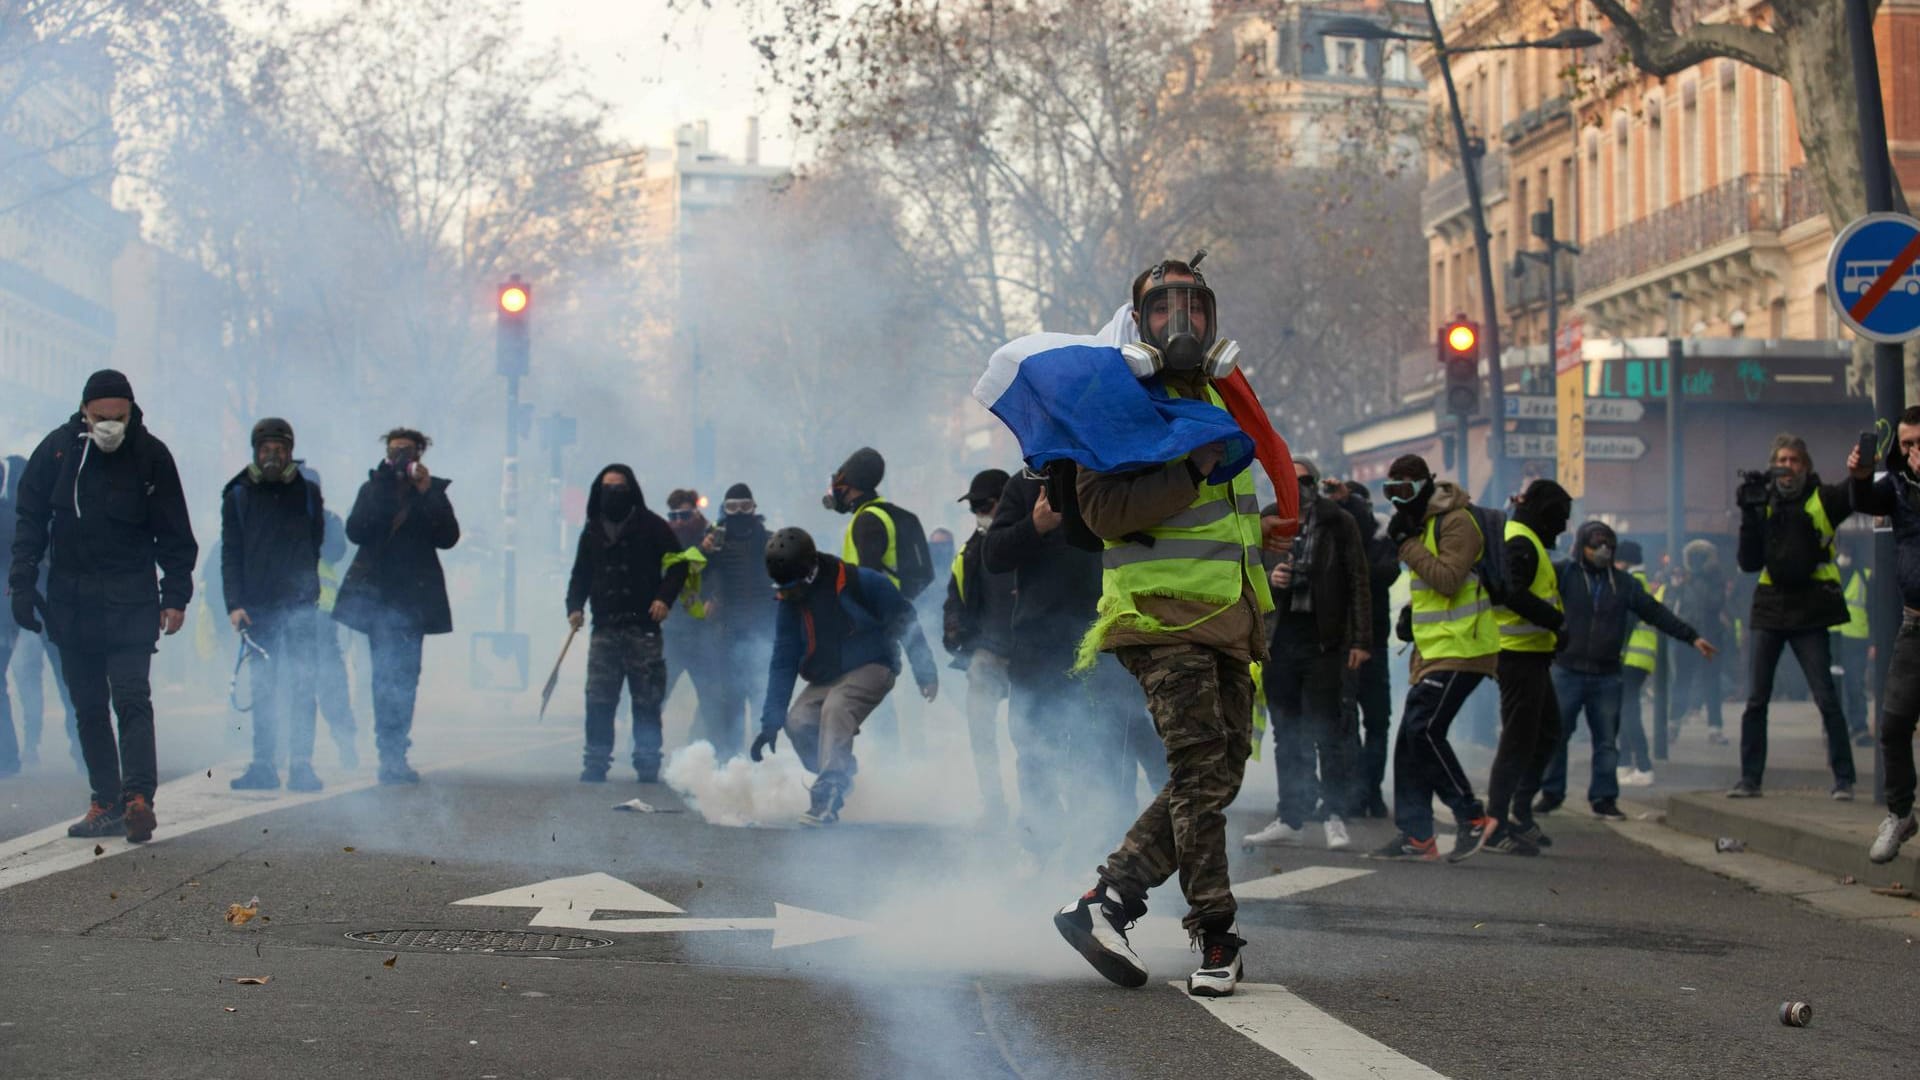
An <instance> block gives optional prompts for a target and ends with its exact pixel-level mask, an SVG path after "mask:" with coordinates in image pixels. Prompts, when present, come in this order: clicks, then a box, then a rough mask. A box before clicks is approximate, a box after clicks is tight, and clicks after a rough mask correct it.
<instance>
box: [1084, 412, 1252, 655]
mask: <svg viewBox="0 0 1920 1080" xmlns="http://www.w3.org/2000/svg"><path fill="white" fill-rule="evenodd" d="M1207 400H1209V401H1211V402H1212V403H1213V404H1214V405H1215V406H1216V407H1218V408H1221V409H1223V410H1224V409H1225V408H1226V405H1225V404H1224V403H1223V402H1222V401H1221V400H1220V395H1219V394H1217V393H1215V392H1214V389H1213V387H1211V386H1209V387H1207ZM1146 536H1147V537H1148V538H1149V539H1150V540H1151V541H1152V542H1151V543H1142V542H1138V541H1135V540H1108V541H1106V549H1105V551H1104V553H1103V554H1102V555H1101V560H1100V561H1101V570H1100V609H1099V618H1097V619H1096V620H1095V621H1094V624H1093V627H1092V629H1090V630H1089V631H1088V632H1087V636H1086V638H1085V639H1083V640H1082V641H1081V643H1080V657H1079V663H1078V664H1077V665H1076V667H1077V668H1081V669H1084V668H1088V667H1091V666H1092V664H1093V661H1094V657H1095V656H1096V655H1097V654H1098V653H1099V651H1100V645H1101V643H1102V642H1104V641H1105V640H1106V637H1107V632H1108V631H1109V630H1111V629H1113V628H1114V627H1115V626H1117V625H1124V626H1125V627H1126V628H1127V629H1131V630H1141V631H1145V632H1147V633H1150V634H1177V633H1180V632H1182V631H1184V630H1191V629H1193V628H1194V627H1196V626H1199V625H1200V624H1201V623H1204V622H1206V621H1208V620H1209V619H1212V618H1214V617H1215V616H1218V615H1220V614H1221V613H1223V612H1225V611H1227V610H1228V609H1230V608H1232V607H1233V605H1235V604H1237V603H1239V602H1240V597H1241V595H1242V593H1244V592H1245V591H1246V590H1247V589H1248V588H1249V587H1251V588H1252V590H1253V595H1254V599H1255V604H1256V607H1257V610H1258V611H1259V613H1260V614H1262V615H1265V614H1266V613H1268V612H1270V611H1272V610H1273V594H1272V593H1271V592H1270V591H1269V590H1268V588H1267V574H1266V568H1265V566H1264V565H1263V564H1262V563H1261V561H1260V549H1261V543H1262V540H1261V529H1260V497H1259V494H1258V493H1257V492H1256V491H1255V489H1254V486H1253V468H1252V466H1251V465H1249V466H1248V467H1247V468H1245V469H1242V470H1241V471H1240V472H1239V474H1238V475H1236V476H1235V477H1234V478H1233V479H1232V480H1230V481H1228V482H1227V483H1224V484H1208V483H1202V484H1201V485H1200V489H1199V490H1198V491H1197V492H1195V493H1194V496H1193V501H1192V502H1191V503H1188V504H1187V508H1186V509H1185V510H1182V511H1180V512H1179V513H1177V514H1175V515H1173V516H1172V517H1170V518H1168V519H1167V520H1165V521H1162V522H1161V523H1160V524H1158V525H1155V526H1153V527H1152V528H1150V529H1147V530H1146ZM1142 596H1163V597H1167V598H1169V599H1173V600H1188V601H1193V602H1195V603H1201V604H1212V605H1214V610H1213V611H1212V612H1210V613H1208V614H1206V615H1203V616H1201V617H1200V618H1199V619H1196V620H1194V621H1193V622H1190V623H1187V624H1186V625H1184V626H1167V625H1165V624H1164V623H1161V622H1160V621H1159V620H1158V619H1155V618H1154V617H1153V616H1151V615H1148V614H1146V613H1145V612H1143V611H1141V610H1140V606H1139V601H1138V598H1139V597H1142Z"/></svg>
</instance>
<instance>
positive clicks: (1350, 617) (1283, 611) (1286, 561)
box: [1242, 458, 1373, 851]
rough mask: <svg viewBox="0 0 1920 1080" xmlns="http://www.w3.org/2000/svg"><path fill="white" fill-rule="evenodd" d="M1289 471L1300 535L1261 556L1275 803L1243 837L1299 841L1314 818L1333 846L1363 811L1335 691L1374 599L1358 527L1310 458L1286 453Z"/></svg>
mask: <svg viewBox="0 0 1920 1080" xmlns="http://www.w3.org/2000/svg"><path fill="white" fill-rule="evenodd" d="M1293 467H1294V471H1295V472H1297V473H1298V474H1299V476H1300V535H1299V536H1298V537H1297V538H1295V540H1294V542H1293V548H1292V550H1290V551H1289V552H1287V553H1286V554H1285V555H1281V554H1279V553H1277V552H1267V553H1266V558H1265V563H1266V565H1267V567H1268V579H1267V580H1268V582H1269V584H1271V585H1272V586H1273V606H1274V612H1273V614H1272V615H1271V616H1270V617H1269V618H1270V621H1271V622H1272V625H1273V634H1272V646H1271V653H1272V656H1273V662H1272V663H1270V664H1268V665H1267V666H1266V667H1265V669H1264V672H1265V680H1264V681H1265V690H1266V696H1267V709H1268V715H1269V716H1270V717H1271V719H1272V724H1273V765H1274V771H1275V774H1276V775H1277V777H1278V779H1279V788H1280V799H1279V806H1278V809H1277V810H1276V811H1275V814H1274V819H1273V822H1272V823H1271V824H1269V825H1268V826H1267V827H1266V828H1263V829H1261V830H1260V831H1259V832H1256V833H1254V834H1253V835H1251V836H1248V837H1247V838H1246V839H1245V840H1244V841H1242V842H1243V843H1247V844H1283V843H1297V842H1299V840H1300V839H1301V837H1302V835H1303V834H1304V833H1305V832H1306V825H1307V823H1308V822H1309V821H1316V820H1317V821H1320V822H1322V823H1323V825H1324V827H1325V830H1326V839H1327V847H1328V848H1330V849H1332V850H1336V851H1338V850H1342V849H1345V848H1346V847H1348V846H1349V845H1350V844H1351V843H1352V840H1351V838H1350V837H1349V836H1348V835H1347V826H1346V820H1345V819H1346V818H1347V817H1348V816H1349V815H1352V814H1356V813H1359V812H1361V811H1362V810H1363V809H1364V807H1363V806H1362V805H1359V804H1360V803H1361V794H1360V778H1359V768H1360V739H1359V732H1358V730H1357V727H1356V725H1354V724H1353V722H1352V721H1353V718H1354V717H1353V714H1352V713H1350V712H1348V711H1347V710H1346V709H1343V708H1342V707H1341V693H1342V691H1343V690H1344V688H1345V683H1346V676H1347V673H1348V672H1357V671H1359V670H1360V666H1361V665H1362V664H1364V663H1366V662H1367V658H1368V656H1369V655H1370V651H1369V647H1370V645H1371V644H1372V639H1373V603H1372V599H1371V596H1370V589H1369V587H1368V582H1367V556H1366V551H1365V549H1364V548H1362V546H1361V544H1360V527H1359V526H1358V525H1355V524H1354V521H1353V518H1351V517H1349V516H1348V515H1347V512H1346V511H1345V510H1343V509H1341V507H1340V504H1338V503H1336V502H1334V501H1333V500H1332V499H1331V498H1328V497H1327V496H1326V495H1323V494H1321V492H1320V470H1319V469H1318V468H1317V467H1316V466H1315V465H1314V463H1313V462H1311V461H1309V460H1307V459H1306V458H1294V459H1293ZM1316 764H1317V769H1316Z"/></svg>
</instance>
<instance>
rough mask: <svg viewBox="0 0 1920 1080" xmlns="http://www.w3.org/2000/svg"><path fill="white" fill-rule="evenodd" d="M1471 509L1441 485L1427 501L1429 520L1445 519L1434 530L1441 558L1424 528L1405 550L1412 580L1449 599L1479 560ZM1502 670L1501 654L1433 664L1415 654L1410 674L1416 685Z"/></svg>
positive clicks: (1476, 528)
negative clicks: (1444, 676) (1453, 674)
mask: <svg viewBox="0 0 1920 1080" xmlns="http://www.w3.org/2000/svg"><path fill="white" fill-rule="evenodd" d="M1469 504H1470V500H1469V499H1468V497H1467V493H1466V492H1464V491H1462V490H1460V488H1459V487H1458V486H1456V485H1455V484H1453V483H1452V482H1450V481H1446V480H1441V481H1436V482H1435V484H1434V491H1433V498H1431V499H1429V500H1428V501H1427V516H1426V518H1425V520H1426V521H1432V520H1433V519H1435V518H1439V519H1440V524H1439V525H1438V527H1436V528H1435V530H1434V541H1435V543H1434V546H1435V547H1437V548H1439V549H1440V552H1439V554H1437V555H1436V554H1435V553H1433V552H1431V551H1428V550H1427V545H1426V541H1425V537H1426V530H1425V528H1424V527H1423V528H1422V529H1421V531H1420V532H1418V533H1416V534H1414V535H1413V536H1410V537H1408V538H1407V540H1406V542H1404V543H1402V544H1401V545H1400V561H1401V562H1403V563H1406V564H1407V569H1408V570H1411V571H1413V576H1414V577H1417V578H1419V579H1420V580H1421V581H1423V582H1425V583H1426V584H1427V585H1428V586H1429V587H1431V588H1432V589H1434V591H1436V592H1439V593H1442V594H1444V595H1447V596H1452V595H1453V594H1454V593H1457V592H1459V591H1460V589H1461V587H1462V586H1464V585H1466V584H1467V580H1468V579H1469V578H1470V577H1471V576H1472V574H1473V564H1474V563H1475V562H1477V561H1478V560H1479V558H1480V544H1481V540H1480V526H1478V525H1476V524H1475V523H1474V520H1473V515H1471V514H1468V513H1465V510H1466V508H1467V506H1468V505H1469ZM1455 511H1460V512H1459V513H1456V512H1455ZM1496 542H1501V541H1496ZM1484 617H1485V618H1489V619H1491V618H1493V613H1492V612H1491V611H1489V612H1487V613H1486V615H1485V616H1484ZM1499 666H1500V654H1499V653H1498V652H1492V653H1489V654H1487V655H1486V656H1475V657H1471V658H1454V659H1447V660H1434V661H1431V662H1429V661H1427V660H1425V659H1423V658H1422V657H1421V656H1420V650H1419V649H1418V648H1415V649H1414V650H1413V665H1412V672H1411V674H1412V676H1413V681H1414V682H1419V681H1420V679H1421V678H1422V677H1423V676H1425V675H1427V674H1429V673H1431V672H1439V671H1467V672H1472V673H1474V674H1477V675H1485V676H1487V677H1489V678H1492V677H1494V674H1495V672H1496V671H1497V670H1498V669H1499Z"/></svg>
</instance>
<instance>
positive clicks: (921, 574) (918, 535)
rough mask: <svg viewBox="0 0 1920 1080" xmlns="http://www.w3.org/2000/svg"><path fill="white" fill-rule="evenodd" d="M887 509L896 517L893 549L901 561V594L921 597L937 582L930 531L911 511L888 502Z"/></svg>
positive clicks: (898, 567)
mask: <svg viewBox="0 0 1920 1080" xmlns="http://www.w3.org/2000/svg"><path fill="white" fill-rule="evenodd" d="M884 506H885V513H886V515H887V516H888V517H890V518H892V519H893V551H894V558H895V559H896V560H897V561H898V563H899V565H898V566H896V567H895V568H894V569H895V572H896V573H898V574H899V576H900V595H901V596H904V597H906V598H907V599H908V600H915V599H918V598H919V596H920V594H921V593H923V592H926V591H927V586H929V585H932V584H933V577H934V566H933V552H932V551H931V550H930V549H929V548H928V547H927V531H926V529H925V528H923V527H922V526H921V524H920V519H919V518H918V517H916V516H914V514H913V513H912V512H911V511H908V510H904V509H902V508H900V507H898V506H896V505H894V504H893V503H886V504H884Z"/></svg>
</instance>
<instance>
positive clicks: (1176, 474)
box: [1054, 260, 1295, 997]
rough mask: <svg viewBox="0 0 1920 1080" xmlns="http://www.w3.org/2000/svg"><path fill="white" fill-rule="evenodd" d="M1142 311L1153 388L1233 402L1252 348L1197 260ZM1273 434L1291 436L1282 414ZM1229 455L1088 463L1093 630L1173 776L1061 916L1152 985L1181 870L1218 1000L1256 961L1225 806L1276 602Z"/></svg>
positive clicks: (1208, 984) (1208, 987)
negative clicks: (1247, 957)
mask: <svg viewBox="0 0 1920 1080" xmlns="http://www.w3.org/2000/svg"><path fill="white" fill-rule="evenodd" d="M1196 261H1197V260H1196ZM1133 318H1134V320H1135V321H1136V323H1137V325H1138V327H1139V334H1140V341H1139V342H1137V343H1130V344H1128V345H1125V346H1124V347H1122V349H1121V353H1122V356H1123V357H1124V358H1125V359H1126V361H1127V363H1128V366H1129V367H1130V368H1131V369H1132V371H1133V373H1134V375H1135V376H1136V377H1138V378H1141V379H1142V380H1144V381H1146V382H1147V385H1148V388H1149V390H1150V391H1156V390H1157V391H1162V392H1164V393H1165V394H1168V395H1172V396H1176V397H1181V398H1189V399H1196V400H1199V401H1206V402H1209V403H1211V404H1212V405H1213V406H1215V407H1216V408H1219V409H1221V410H1222V411H1225V412H1231V411H1232V410H1231V409H1230V408H1229V406H1228V404H1227V400H1226V399H1225V398H1223V397H1222V395H1221V393H1220V391H1219V390H1218V389H1217V388H1216V387H1215V386H1214V380H1215V379H1216V378H1224V377H1226V376H1228V375H1229V374H1230V373H1231V372H1232V369H1233V364H1234V360H1235V357H1236V355H1237V354H1238V352H1239V346H1238V345H1237V344H1236V343H1234V342H1232V341H1229V340H1225V339H1222V338H1220V337H1218V320H1217V313H1216V310H1215V304H1214V296H1213V291H1212V290H1211V289H1209V288H1208V287H1207V285H1206V282H1205V280H1204V279H1203V278H1202V277H1201V276H1200V274H1199V273H1198V272H1197V271H1196V270H1195V268H1194V267H1193V266H1192V265H1190V264H1188V263H1184V262H1179V261H1175V260H1168V261H1166V262H1162V263H1160V264H1159V265H1157V266H1154V267H1152V268H1151V269H1149V270H1147V271H1146V272H1144V273H1142V274H1141V275H1140V276H1139V277H1138V278H1136V279H1135V280H1134V283H1133ZM1239 422H1240V424H1241V426H1242V430H1243V432H1245V433H1246V434H1247V435H1249V436H1250V437H1253V438H1254V440H1255V442H1256V443H1258V442H1259V440H1260V437H1261V436H1260V435H1259V434H1256V433H1255V432H1253V431H1249V430H1247V429H1246V427H1245V424H1246V423H1247V421H1245V420H1241V421H1239ZM1259 422H1260V423H1264V422H1265V421H1264V418H1261V420H1260V421H1259ZM1264 435H1266V436H1269V437H1272V438H1273V439H1274V441H1276V442H1277V441H1278V440H1277V436H1273V434H1272V431H1271V428H1270V427H1268V428H1267V429H1266V430H1265V432H1264ZM1225 453H1226V446H1225V444H1223V443H1211V444H1208V445H1205V446H1202V447H1200V448H1199V449H1196V450H1194V451H1192V452H1191V453H1190V454H1187V455H1185V456H1182V457H1179V458H1176V459H1174V460H1172V461H1168V462H1165V463H1164V464H1161V465H1157V466H1151V467H1148V468H1145V469H1141V470H1137V471H1132V472H1114V473H1100V472H1095V471H1092V470H1089V469H1086V468H1082V469H1081V470H1080V473H1079V478H1078V480H1077V482H1076V484H1075V487H1074V493H1075V495H1076V497H1077V500H1078V503H1079V509H1080V515H1081V517H1082V519H1083V520H1084V522H1085V524H1086V526H1087V528H1088V529H1090V530H1091V531H1092V532H1093V533H1094V535H1096V536H1098V537H1099V538H1100V539H1101V540H1102V541H1104V547H1105V550H1104V553H1103V556H1102V557H1103V560H1104V562H1103V565H1104V573H1103V580H1102V595H1101V599H1100V618H1099V620H1098V621H1097V622H1096V623H1095V624H1094V627H1093V629H1092V631H1090V633H1089V639H1090V641H1092V642H1093V643H1095V644H1097V645H1098V647H1099V648H1100V649H1101V650H1103V651H1108V652H1112V653H1114V654H1115V655H1116V656H1117V657H1118V658H1119V660H1120V662H1121V663H1122V664H1124V665H1125V666H1126V668H1127V670H1128V671H1130V672H1131V673H1132V674H1133V676H1134V677H1135V678H1136V679H1138V680H1139V682H1140V685H1141V688H1142V689H1143V690H1144V691H1145V693H1146V697H1147V706H1148V709H1149V711H1150V712H1151V714H1152V716H1153V722H1154V727H1155V728H1156V729H1157V730H1158V731H1159V734H1160V738H1161V741H1162V742H1163V743H1164V744H1165V748H1166V756H1167V764H1168V767H1169V771H1170V774H1171V775H1170V779H1169V780H1168V782H1167V784H1166V786H1165V787H1164V788H1162V789H1161V791H1160V793H1159V794H1158V795H1157V796H1155V798H1154V800H1153V802H1152V803H1151V804H1150V805H1149V806H1148V807H1147V808H1146V810H1145V811H1143V812H1142V813H1141V814H1140V816H1139V818H1138V819H1137V820H1136V821H1135V822H1134V823H1133V826H1132V828H1131V829H1129V830H1128V832H1127V835H1126V837H1125V839H1123V840H1122V841H1121V842H1120V846H1119V847H1118V848H1116V849H1115V850H1114V851H1113V853H1112V854H1111V855H1109V856H1108V857H1107V860H1106V863H1105V865H1103V866H1102V867H1101V868H1100V870H1099V881H1098V883H1097V884H1095V885H1094V887H1093V888H1091V889H1089V890H1088V891H1087V892H1086V894H1085V895H1084V896H1082V897H1081V898H1080V899H1079V900H1078V901H1077V902H1075V903H1071V904H1068V905H1066V906H1065V907H1064V908H1062V909H1061V910H1060V911H1059V912H1058V913H1057V914H1056V915H1055V916H1054V924H1055V927H1056V928H1057V929H1058V930H1059V931H1060V933H1061V935H1062V936H1063V937H1064V938H1066V940H1067V941H1068V943H1069V944H1071V945H1073V947H1074V948H1075V949H1077V950H1078V951H1079V952H1080V954H1081V955H1082V956H1083V957H1085V958H1086V959H1087V961H1088V962H1089V963H1090V964H1092V965H1093V967H1094V968H1095V970H1097V971H1099V972H1100V973H1101V974H1102V975H1104V976H1106V977H1107V978H1108V979H1110V980H1112V981H1113V982H1115V983H1118V984H1120V985H1122V986H1129V987H1137V986H1143V985H1145V984H1146V982H1147V980H1148V975H1147V970H1146V967H1145V966H1144V965H1143V964H1142V963H1141V962H1140V959H1139V957H1138V956H1137V955H1136V954H1135V953H1134V951H1133V949H1132V947H1131V946H1130V945H1129V944H1128V942H1127V937H1126V929H1127V927H1128V926H1130V925H1132V924H1133V922H1134V921H1136V920H1138V919H1139V918H1140V917H1141V915H1143V914H1144V913H1145V912H1146V896H1147V892H1148V890H1149V889H1152V888H1153V887H1154V886H1156V885H1159V884H1160V883H1161V882H1164V881H1165V880H1167V879H1168V878H1169V877H1172V876H1173V875H1174V874H1175V873H1176V872H1177V873H1178V874H1179V877H1180V886H1181V891H1182V892H1183V893H1184V894H1185V897H1186V900H1187V905H1188V910H1187V914H1186V916H1185V918H1184V919H1183V920H1182V923H1183V925H1184V926H1185V927H1186V930H1187V932H1188V934H1189V935H1190V936H1192V938H1193V939H1194V940H1195V943H1196V944H1197V945H1198V946H1199V949H1200V953H1201V961H1200V967H1199V968H1198V970H1196V971H1194V972H1193V974H1192V975H1190V976H1189V977H1188V979H1187V989H1188V992H1189V993H1191V994H1194V995H1197V996H1207V997H1217V996H1225V995H1228V994H1231V993H1233V991H1234V988H1235V987H1236V986H1237V985H1238V984H1239V980H1240V977H1241V972H1242V969H1243V966H1242V962H1241V957H1240V950H1241V948H1242V947H1243V946H1244V945H1245V944H1246V943H1245V942H1244V941H1242V940H1241V939H1240V937H1239V936H1238V935H1237V934H1236V933H1235V915H1236V911H1237V905H1236V904H1235V901H1234V896H1233V889H1232V886H1231V884H1230V883H1229V881H1228V876H1227V818H1226V809H1227V807H1228V806H1229V805H1231V804H1232V802H1233V800H1234V797H1235V796H1236V795H1237V794H1238V793H1239V791H1240V784H1241V780H1242V777H1243V775H1244V773H1245V770H1246V763H1247V757H1248V755H1249V754H1250V753H1251V752H1252V744H1253V678H1252V675H1251V672H1250V670H1249V667H1250V665H1251V664H1252V663H1253V662H1255V661H1258V660H1263V659H1265V658H1266V655H1267V640H1266V635H1265V633H1264V624H1263V622H1262V619H1263V617H1264V616H1265V615H1266V614H1267V613H1268V612H1270V611H1272V610H1273V597H1272V593H1271V591H1270V590H1269V588H1268V585H1267V574H1266V570H1265V568H1264V567H1263V565H1262V563H1261V550H1262V547H1263V536H1262V525H1261V515H1260V504H1259V501H1258V498H1257V496H1256V494H1255V488H1254V479H1253V474H1252V472H1251V470H1250V469H1247V468H1242V469H1240V470H1239V471H1238V472H1234V473H1231V474H1230V475H1228V476H1225V477H1223V478H1222V479H1221V480H1220V481H1216V480H1215V479H1213V478H1214V476H1215V474H1216V470H1218V469H1219V467H1220V465H1221V463H1222V459H1223V457H1224V455H1225ZM1263 463H1264V462H1263ZM1287 501H1288V502H1289V503H1293V502H1294V501H1295V500H1293V499H1288V500H1287Z"/></svg>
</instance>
